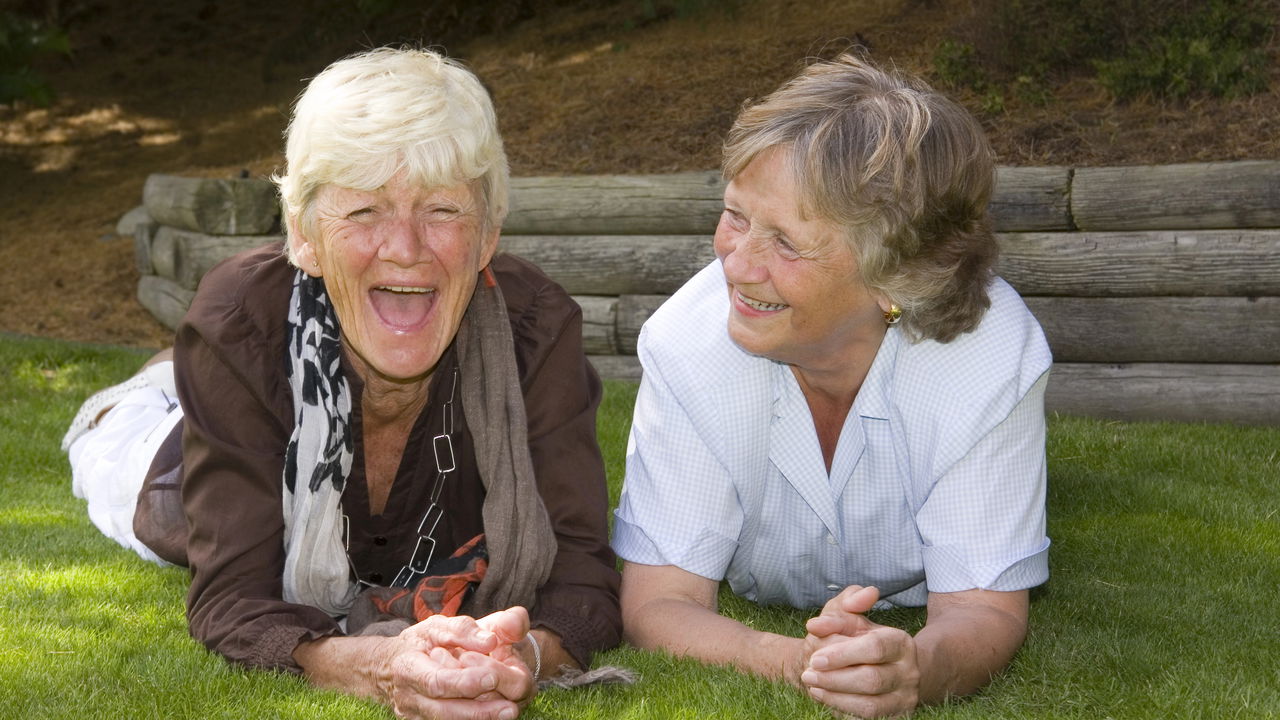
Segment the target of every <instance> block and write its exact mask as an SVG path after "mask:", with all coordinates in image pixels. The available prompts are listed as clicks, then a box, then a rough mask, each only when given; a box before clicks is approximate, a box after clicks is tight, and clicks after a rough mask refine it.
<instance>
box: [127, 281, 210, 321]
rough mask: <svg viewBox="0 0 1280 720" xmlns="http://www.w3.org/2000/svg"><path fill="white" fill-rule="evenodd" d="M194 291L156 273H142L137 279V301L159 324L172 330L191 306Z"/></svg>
mask: <svg viewBox="0 0 1280 720" xmlns="http://www.w3.org/2000/svg"><path fill="white" fill-rule="evenodd" d="M195 295H196V294H195V293H194V292H192V291H191V290H188V289H186V288H184V287H181V286H179V285H178V284H177V283H176V282H174V281H172V280H170V279H168V278H162V277H160V276H158V275H143V276H142V277H141V278H140V279H139V280H138V302H139V303H142V307H144V308H146V309H147V310H148V311H149V312H150V313H151V315H152V316H153V317H155V319H156V320H159V321H160V324H161V325H164V326H165V327H167V328H169V329H170V330H174V329H176V328H177V327H178V323H180V322H182V317H183V316H184V315H186V314H187V308H188V307H191V300H192V298H194V297H195Z"/></svg>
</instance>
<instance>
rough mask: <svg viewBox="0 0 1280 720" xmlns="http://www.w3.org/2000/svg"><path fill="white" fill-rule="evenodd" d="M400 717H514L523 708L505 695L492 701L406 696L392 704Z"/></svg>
mask: <svg viewBox="0 0 1280 720" xmlns="http://www.w3.org/2000/svg"><path fill="white" fill-rule="evenodd" d="M392 710H393V711H395V714H396V716H397V717H402V718H415V719H416V718H423V719H424V720H425V719H427V718H430V719H431V720H514V718H515V717H516V716H517V715H519V714H520V708H519V706H517V705H516V704H515V703H513V702H511V701H510V700H506V699H503V698H498V699H492V700H472V699H437V698H428V697H422V696H416V697H407V698H405V699H403V700H402V701H399V702H396V703H394V704H393V705H392Z"/></svg>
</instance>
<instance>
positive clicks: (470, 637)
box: [400, 615, 499, 652]
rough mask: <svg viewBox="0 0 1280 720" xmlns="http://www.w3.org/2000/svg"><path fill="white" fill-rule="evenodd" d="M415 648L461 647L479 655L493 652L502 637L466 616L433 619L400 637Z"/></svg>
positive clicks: (433, 617)
mask: <svg viewBox="0 0 1280 720" xmlns="http://www.w3.org/2000/svg"><path fill="white" fill-rule="evenodd" d="M400 636H401V637H402V638H404V639H405V640H408V641H409V642H411V643H413V644H414V646H415V647H419V648H423V649H426V648H431V647H438V646H444V647H460V648H464V649H466V650H474V651H476V652H489V651H490V650H492V649H493V648H495V647H497V645H498V642H499V640H498V637H497V636H496V635H494V634H493V632H492V631H490V630H488V629H487V628H484V627H481V626H480V624H479V623H477V622H476V620H475V618H471V617H467V616H466V615H456V616H454V617H446V616H444V615H432V616H431V617H429V618H427V619H426V620H423V621H422V622H420V623H417V624H416V625H410V626H409V627H408V628H406V629H405V630H404V632H402V633H400Z"/></svg>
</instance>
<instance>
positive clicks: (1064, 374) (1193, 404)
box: [1045, 363, 1280, 425]
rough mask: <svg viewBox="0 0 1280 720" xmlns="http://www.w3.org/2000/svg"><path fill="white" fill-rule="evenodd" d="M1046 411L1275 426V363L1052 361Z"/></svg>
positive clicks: (1279, 377) (1279, 369) (1278, 402)
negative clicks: (1120, 363)
mask: <svg viewBox="0 0 1280 720" xmlns="http://www.w3.org/2000/svg"><path fill="white" fill-rule="evenodd" d="M1045 409H1046V410H1047V411H1049V412H1058V413H1062V414H1064V415H1084V416H1089V417H1100V418H1110V419H1113V420H1167V421H1173V422H1221V423H1235V424H1240V425H1280V365H1235V364H1213V365H1202V364H1191V363H1175V364H1167V363H1150V364H1148V363H1142V364H1134V365H1114V364H1077V363H1055V364H1054V366H1053V371H1052V372H1051V374H1050V375H1049V385H1048V387H1047V388H1046V390H1045Z"/></svg>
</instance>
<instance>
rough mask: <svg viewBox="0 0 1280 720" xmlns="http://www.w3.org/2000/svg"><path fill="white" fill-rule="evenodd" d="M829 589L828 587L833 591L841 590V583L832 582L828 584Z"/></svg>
mask: <svg viewBox="0 0 1280 720" xmlns="http://www.w3.org/2000/svg"><path fill="white" fill-rule="evenodd" d="M827 589H828V590H830V591H831V592H839V591H840V586H839V585H837V584H835V583H831V584H829V585H827Z"/></svg>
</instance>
